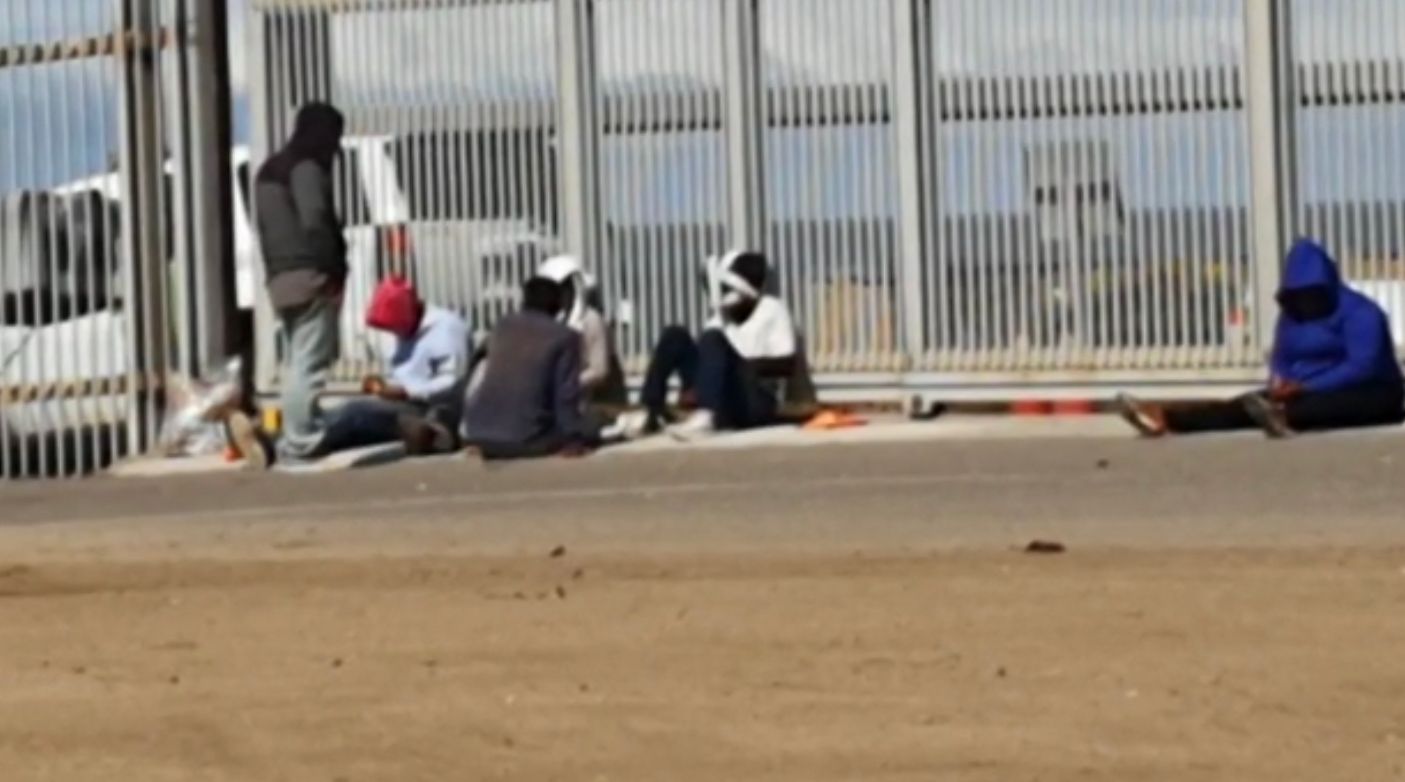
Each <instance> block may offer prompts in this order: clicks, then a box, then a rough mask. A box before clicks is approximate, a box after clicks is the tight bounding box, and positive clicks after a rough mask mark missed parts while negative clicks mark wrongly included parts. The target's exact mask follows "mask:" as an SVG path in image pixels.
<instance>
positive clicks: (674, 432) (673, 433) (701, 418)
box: [668, 410, 717, 442]
mask: <svg viewBox="0 0 1405 782" xmlns="http://www.w3.org/2000/svg"><path fill="white" fill-rule="evenodd" d="M668 434H669V436H670V437H672V438H673V439H675V440H679V441H681V442H689V441H692V440H702V439H706V438H708V437H711V436H712V435H714V434H717V422H716V421H714V420H713V418H712V411H710V410H698V411H695V412H694V413H693V414H692V415H690V416H688V418H687V419H686V420H684V421H683V422H682V423H679V424H674V425H673V426H670V427H668Z"/></svg>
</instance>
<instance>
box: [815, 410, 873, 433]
mask: <svg viewBox="0 0 1405 782" xmlns="http://www.w3.org/2000/svg"><path fill="white" fill-rule="evenodd" d="M866 425H868V420H867V419H865V418H863V417H861V416H857V415H854V414H853V413H851V412H849V411H848V410H821V411H820V412H818V413H816V414H815V415H814V417H812V418H811V419H810V420H808V421H806V422H805V426H804V427H802V428H804V429H808V430H810V431H832V430H835V429H853V428H854V427H858V426H866Z"/></svg>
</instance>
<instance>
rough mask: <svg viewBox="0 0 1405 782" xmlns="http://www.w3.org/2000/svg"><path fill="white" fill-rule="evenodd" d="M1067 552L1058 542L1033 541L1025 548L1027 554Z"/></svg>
mask: <svg viewBox="0 0 1405 782" xmlns="http://www.w3.org/2000/svg"><path fill="white" fill-rule="evenodd" d="M1067 550H1068V549H1066V548H1065V547H1064V544H1062V543H1060V542H1058V541H1056V540H1032V541H1030V543H1029V545H1028V546H1025V547H1024V552H1025V553H1026V554H1062V553H1064V552H1065V551H1067Z"/></svg>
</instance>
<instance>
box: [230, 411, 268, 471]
mask: <svg viewBox="0 0 1405 782" xmlns="http://www.w3.org/2000/svg"><path fill="white" fill-rule="evenodd" d="M226 422H227V425H228V429H229V444H230V445H232V446H234V449H235V450H237V451H238V452H239V455H240V456H241V457H243V459H244V466H245V467H246V468H247V469H250V470H267V469H268V467H269V464H270V463H272V461H273V454H272V450H273V449H272V448H271V447H270V446H269V443H268V440H267V439H265V438H264V436H263V432H260V431H259V428H258V426H257V425H256V424H255V423H254V419H252V418H250V417H249V415H248V414H247V413H244V412H242V411H239V410H236V411H234V412H233V413H230V414H229V418H228V419H226Z"/></svg>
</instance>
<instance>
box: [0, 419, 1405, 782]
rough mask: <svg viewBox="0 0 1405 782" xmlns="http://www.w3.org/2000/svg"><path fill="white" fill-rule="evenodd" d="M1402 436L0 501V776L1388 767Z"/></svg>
mask: <svg viewBox="0 0 1405 782" xmlns="http://www.w3.org/2000/svg"><path fill="white" fill-rule="evenodd" d="M1400 445H1401V443H1400V442H1399V441H1397V440H1395V439H1393V438H1380V439H1372V438H1367V439H1360V440H1339V441H1338V440H1333V441H1320V443H1318V444H1306V445H1305V444H1303V443H1290V444H1284V445H1281V446H1279V445H1275V446H1266V445H1264V444H1263V443H1259V442H1254V441H1248V440H1226V441H1209V442H1204V443H1197V444H1194V445H1185V446H1182V445H1180V444H1176V445H1172V446H1168V447H1161V446H1159V445H1146V444H1140V443H1095V442H1067V443H1064V442H1059V443H1043V444H1038V445H1035V444H1030V443H1006V444H999V445H989V444H987V445H971V446H969V447H961V448H949V449H946V450H940V451H933V450H932V449H931V448H930V447H923V446H901V447H883V448H869V449H864V448H853V449H820V450H817V451H815V452H806V453H788V454H783V455H782V454H775V453H766V452H757V453H749V454H745V455H731V456H729V457H726V458H722V457H697V456H688V455H680V456H673V457H668V458H667V459H664V458H651V459H648V460H641V461H638V462H623V461H620V462H614V463H611V464H607V463H606V462H605V461H604V460H602V461H601V462H599V463H588V464H581V465H564V464H547V465H538V466H533V467H526V468H521V469H513V470H507V471H501V472H496V471H495V472H487V471H483V470H481V469H475V468H471V467H468V466H466V465H460V464H450V465H444V464H440V465H422V466H411V467H404V468H396V469H391V470H385V471H376V472H374V473H366V474H361V475H343V476H328V477H321V478H316V479H305V480H295V479H280V478H276V477H249V476H221V477H218V478H214V479H208V480H193V479H192V480H189V481H177V482H164V483H161V484H145V483H130V482H123V483H117V482H107V481H93V482H88V483H83V484H76V485H62V486H58V485H53V486H37V485H25V486H19V487H7V488H5V489H0V508H3V509H4V519H3V523H0V628H3V630H0V676H3V688H0V779H4V780H5V781H6V782H11V781H18V782H27V781H29V780H44V781H45V782H48V781H50V780H65V781H66V780H104V781H106V780H113V779H130V780H144V781H145V780H151V781H157V780H298V781H299V782H301V781H302V780H326V782H333V781H334V780H346V781H347V782H353V781H360V780H444V779H522V780H743V779H745V780H751V779H757V780H796V781H797V782H798V781H801V780H805V781H809V780H850V779H864V780H873V779H880V780H888V779H891V780H931V779H942V780H947V779H955V780H992V781H994V780H1087V779H1093V780H1127V779H1136V780H1163V779H1164V780H1185V779H1191V780H1290V779H1303V780H1327V781H1329V782H1330V781H1332V780H1342V781H1343V782H1345V781H1346V780H1351V782H1360V781H1361V780H1393V779H1405V655H1402V654H1401V649H1405V517H1402V515H1401V514H1402V509H1403V508H1405V481H1401V480H1399V479H1398V469H1397V467H1396V466H1395V454H1396V453H1397V452H1399V451H1400ZM406 497H408V498H410V499H408V500H404V499H401V501H400V502H398V503H397V502H392V501H390V500H391V499H397V498H406ZM1035 537H1040V538H1049V539H1053V540H1058V541H1061V542H1063V543H1065V544H1066V545H1067V546H1068V551H1067V552H1066V553H1063V554H1054V555H1031V554H1026V553H1023V552H1022V551H1020V550H1019V548H1020V546H1021V545H1022V544H1023V543H1025V542H1027V541H1028V540H1030V539H1032V538H1035Z"/></svg>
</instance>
